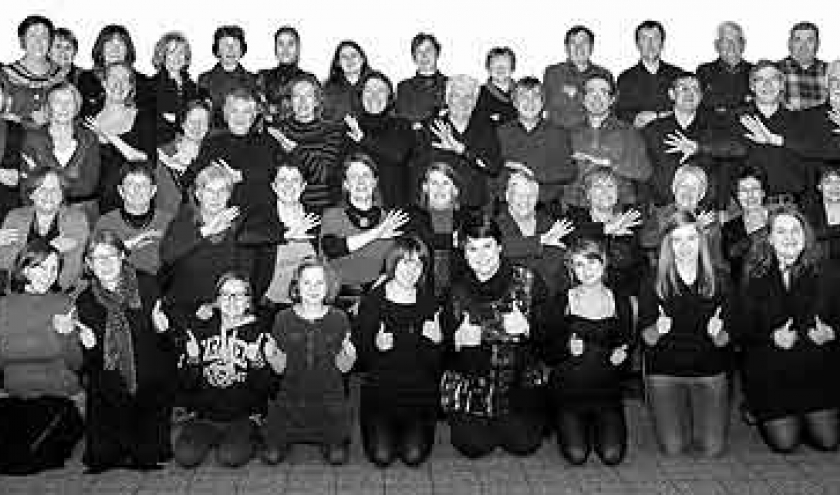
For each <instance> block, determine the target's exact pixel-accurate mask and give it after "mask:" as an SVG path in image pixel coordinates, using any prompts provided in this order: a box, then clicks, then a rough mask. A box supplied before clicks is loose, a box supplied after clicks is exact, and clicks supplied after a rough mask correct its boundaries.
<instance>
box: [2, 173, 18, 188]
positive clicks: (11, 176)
mask: <svg viewBox="0 0 840 495" xmlns="http://www.w3.org/2000/svg"><path fill="white" fill-rule="evenodd" d="M19 183H20V172H18V171H17V170H15V169H13V168H0V184H3V185H4V186H8V187H17V185H18V184H19Z"/></svg>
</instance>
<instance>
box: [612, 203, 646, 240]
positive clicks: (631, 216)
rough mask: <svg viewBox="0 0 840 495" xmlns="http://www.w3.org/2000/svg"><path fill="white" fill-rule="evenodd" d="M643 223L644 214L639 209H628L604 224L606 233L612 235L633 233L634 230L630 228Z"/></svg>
mask: <svg viewBox="0 0 840 495" xmlns="http://www.w3.org/2000/svg"><path fill="white" fill-rule="evenodd" d="M641 224H642V214H641V213H640V212H639V211H638V210H633V209H631V210H627V211H625V212H624V213H621V214H619V215H616V216H615V217H613V219H612V220H610V221H609V222H607V223H605V224H604V234H606V235H612V236H629V235H633V231H632V230H630V229H632V228H634V227H638V226H639V225H641Z"/></svg>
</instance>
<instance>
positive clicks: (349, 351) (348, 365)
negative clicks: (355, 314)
mask: <svg viewBox="0 0 840 495" xmlns="http://www.w3.org/2000/svg"><path fill="white" fill-rule="evenodd" d="M355 362H356V346H354V345H353V342H352V341H351V340H350V332H347V334H346V335H345V336H344V340H343V341H341V350H339V351H338V354H336V356H335V367H336V368H338V370H339V371H341V372H342V373H347V372H349V371H350V369H352V368H353V363H355Z"/></svg>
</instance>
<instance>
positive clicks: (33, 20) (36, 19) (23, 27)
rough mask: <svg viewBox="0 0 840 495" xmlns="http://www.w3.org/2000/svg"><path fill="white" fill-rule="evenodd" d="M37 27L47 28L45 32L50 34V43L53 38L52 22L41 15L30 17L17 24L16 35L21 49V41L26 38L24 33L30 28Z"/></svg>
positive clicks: (53, 26)
mask: <svg viewBox="0 0 840 495" xmlns="http://www.w3.org/2000/svg"><path fill="white" fill-rule="evenodd" d="M37 25H42V26H44V27H45V28H47V32H49V34H50V41H52V39H53V37H54V36H55V25H54V24H53V23H52V21H51V20H49V19H47V18H46V17H44V16H42V15H30V16H27V17H26V18H25V19H24V20H22V21H20V24H18V29H17V34H18V39H20V45H21V47H23V40H24V39H25V38H26V32H27V31H29V28H31V27H32V26H37Z"/></svg>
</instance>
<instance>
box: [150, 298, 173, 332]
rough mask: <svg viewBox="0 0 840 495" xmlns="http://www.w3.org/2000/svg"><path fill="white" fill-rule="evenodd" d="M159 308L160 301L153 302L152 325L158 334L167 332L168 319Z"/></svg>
mask: <svg viewBox="0 0 840 495" xmlns="http://www.w3.org/2000/svg"><path fill="white" fill-rule="evenodd" d="M161 306H162V304H161V302H160V299H158V300H157V301H155V306H154V307H153V308H152V324H154V326H155V329H156V330H157V331H158V332H165V331H167V330H169V318H168V317H167V316H166V313H164V312H163V308H162V307H161Z"/></svg>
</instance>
